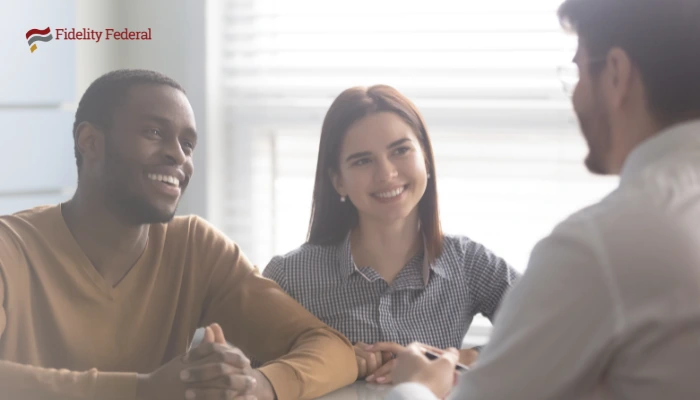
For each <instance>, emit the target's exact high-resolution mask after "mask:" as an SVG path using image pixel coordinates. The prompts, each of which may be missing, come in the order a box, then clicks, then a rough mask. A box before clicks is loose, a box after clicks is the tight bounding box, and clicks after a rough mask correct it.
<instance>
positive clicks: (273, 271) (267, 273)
mask: <svg viewBox="0 0 700 400" xmlns="http://www.w3.org/2000/svg"><path fill="white" fill-rule="evenodd" d="M263 276H264V277H265V278H267V279H272V280H273V281H275V282H277V284H278V285H280V287H281V288H282V289H283V290H284V291H285V292H287V293H289V287H288V285H287V273H286V270H285V269H284V257H280V256H275V257H273V258H272V260H270V262H269V263H268V264H267V267H265V269H264V270H263Z"/></svg>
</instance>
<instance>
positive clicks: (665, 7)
mask: <svg viewBox="0 0 700 400" xmlns="http://www.w3.org/2000/svg"><path fill="white" fill-rule="evenodd" d="M559 18H560V20H561V22H562V23H563V25H564V26H565V27H566V28H567V29H569V30H571V31H573V32H575V33H576V35H577V36H578V51H577V53H576V56H575V58H574V60H573V61H574V62H575V63H576V67H577V70H578V72H579V76H578V78H579V79H578V82H577V84H576V85H575V86H574V90H573V93H572V101H573V107H574V110H575V112H576V114H577V116H578V119H579V122H580V126H581V132H582V134H583V137H584V138H585V140H586V143H587V145H588V155H587V156H586V160H585V165H586V167H587V168H588V169H589V170H590V171H591V172H592V173H595V174H606V175H619V176H620V182H619V186H618V188H617V189H616V190H615V191H613V192H612V193H610V194H609V195H608V196H606V197H605V199H603V200H601V201H600V202H599V203H597V204H594V205H592V206H590V207H587V208H585V209H583V210H581V211H579V212H577V213H575V214H573V215H572V216H570V217H569V218H567V219H566V220H564V221H563V222H561V223H560V224H559V225H557V226H556V227H555V228H554V230H553V231H552V233H551V234H550V235H549V236H547V237H546V238H544V239H542V240H541V241H540V242H539V243H538V244H537V246H535V248H534V249H533V251H532V253H531V256H530V262H529V263H528V267H527V271H526V273H525V275H524V276H523V278H522V279H521V280H520V281H519V282H518V284H517V285H515V286H514V288H513V289H512V290H511V291H510V292H509V294H508V295H507V296H506V298H505V300H504V301H503V305H502V306H501V307H500V309H499V312H498V315H497V316H496V319H495V321H494V330H493V334H492V336H491V338H490V340H489V344H488V345H487V346H486V348H485V349H484V351H483V352H482V353H481V354H480V356H479V360H478V361H477V362H476V364H475V367H474V368H473V369H471V370H470V371H469V372H467V373H465V374H464V375H462V377H461V378H460V382H459V385H458V390H457V392H456V394H454V397H452V398H453V399H460V400H505V399H526V400H530V399H533V400H613V399H614V400H659V399H669V400H670V399H673V400H697V399H700V379H698V371H700V246H699V244H700V76H699V75H700V52H699V50H700V0H566V1H564V3H563V4H562V6H561V7H560V9H559ZM456 360H457V357H456V355H455V354H450V353H446V354H445V355H443V356H442V357H441V358H440V359H439V360H437V361H434V362H433V361H429V360H428V359H427V358H426V357H425V356H424V355H423V354H422V351H421V348H420V347H419V346H416V345H414V346H412V347H411V349H409V350H407V351H405V352H404V353H402V354H400V355H399V356H398V361H397V366H396V367H395V369H394V376H393V378H394V381H395V382H403V384H402V385H399V386H397V387H396V388H395V389H394V392H393V393H391V394H390V395H389V397H388V398H389V399H390V400H408V399H435V398H436V397H437V398H442V397H443V396H445V395H446V394H447V393H448V392H449V391H450V390H451V389H452V386H453V381H454V375H453V374H454V372H453V368H454V363H455V361H456Z"/></svg>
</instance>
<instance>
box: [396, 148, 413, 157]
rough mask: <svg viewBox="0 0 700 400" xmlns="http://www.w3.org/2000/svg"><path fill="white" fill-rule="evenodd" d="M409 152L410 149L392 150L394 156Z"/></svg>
mask: <svg viewBox="0 0 700 400" xmlns="http://www.w3.org/2000/svg"><path fill="white" fill-rule="evenodd" d="M409 150H411V148H410V147H405V146H404V147H399V148H398V149H396V150H394V154H398V155H404V154H406V153H408V151H409Z"/></svg>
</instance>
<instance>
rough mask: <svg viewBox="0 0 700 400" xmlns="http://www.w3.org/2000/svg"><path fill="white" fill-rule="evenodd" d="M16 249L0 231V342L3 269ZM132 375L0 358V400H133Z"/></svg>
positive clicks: (134, 381) (3, 322)
mask: <svg viewBox="0 0 700 400" xmlns="http://www.w3.org/2000/svg"><path fill="white" fill-rule="evenodd" d="M17 253H18V249H17V247H16V246H15V245H14V243H12V239H11V238H8V237H7V235H4V234H3V229H2V227H0V340H2V337H3V333H4V332H5V330H6V329H9V328H10V327H8V326H7V323H8V322H7V321H8V317H7V314H6V312H7V311H6V310H7V299H6V288H7V287H8V286H9V285H10V284H11V282H7V281H6V274H5V272H4V271H5V268H9V267H11V264H12V263H13V262H15V260H16V259H17V258H16V257H17ZM137 382H138V381H137V375H136V373H115V372H99V371H97V370H95V369H92V370H89V371H84V372H76V371H68V370H65V369H61V370H57V369H50V368H40V367H34V366H30V365H24V364H18V363H14V362H9V361H6V360H4V357H3V355H2V354H0V393H2V395H1V396H0V397H2V398H3V399H22V400H63V399H106V400H134V399H135V398H136V386H137Z"/></svg>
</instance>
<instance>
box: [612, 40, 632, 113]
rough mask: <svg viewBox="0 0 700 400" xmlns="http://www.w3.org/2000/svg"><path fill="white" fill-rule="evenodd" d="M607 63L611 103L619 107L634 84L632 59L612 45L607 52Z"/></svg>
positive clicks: (627, 96) (628, 95)
mask: <svg viewBox="0 0 700 400" xmlns="http://www.w3.org/2000/svg"><path fill="white" fill-rule="evenodd" d="M607 63H608V68H609V69H610V74H609V77H608V82H607V84H608V86H609V88H610V93H611V94H612V98H611V100H612V104H613V105H614V106H615V107H618V108H619V107H622V104H623V103H625V101H627V100H628V98H629V97H630V95H632V94H631V93H630V91H632V90H633V89H632V88H633V84H634V76H633V68H632V60H630V58H629V55H627V53H626V52H625V51H624V50H622V49H621V48H619V47H614V48H612V49H611V50H610V51H609V52H608V60H607Z"/></svg>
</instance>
